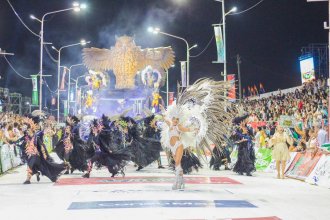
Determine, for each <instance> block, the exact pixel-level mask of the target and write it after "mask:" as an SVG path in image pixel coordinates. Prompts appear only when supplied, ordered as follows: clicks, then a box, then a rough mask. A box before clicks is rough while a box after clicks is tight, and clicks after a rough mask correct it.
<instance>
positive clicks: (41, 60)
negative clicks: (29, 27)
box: [30, 2, 86, 111]
mask: <svg viewBox="0 0 330 220" xmlns="http://www.w3.org/2000/svg"><path fill="white" fill-rule="evenodd" d="M84 8H86V5H85V4H82V5H80V4H79V3H77V2H74V3H73V7H71V8H66V9H62V10H57V11H51V12H47V13H46V14H44V15H43V16H42V18H41V20H40V19H38V18H37V17H35V16H34V15H30V18H31V19H33V20H36V21H38V22H40V23H41V30H40V72H39V74H40V91H39V110H40V111H41V108H42V74H43V72H42V71H43V69H42V62H43V46H44V21H45V17H46V16H47V15H51V14H56V13H60V12H65V11H72V10H73V11H80V9H84Z"/></svg>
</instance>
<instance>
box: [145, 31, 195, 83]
mask: <svg viewBox="0 0 330 220" xmlns="http://www.w3.org/2000/svg"><path fill="white" fill-rule="evenodd" d="M148 31H149V32H151V33H153V34H163V35H166V36H169V37H173V38H176V39H179V40H182V41H184V42H185V43H186V46H187V87H189V85H190V84H189V79H190V50H191V49H193V48H195V47H197V44H195V45H194V46H192V47H189V43H188V41H187V40H186V39H184V38H182V37H179V36H176V35H173V34H169V33H166V32H162V31H160V29H159V28H153V27H149V28H148Z"/></svg>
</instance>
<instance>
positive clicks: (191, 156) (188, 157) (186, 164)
mask: <svg viewBox="0 0 330 220" xmlns="http://www.w3.org/2000/svg"><path fill="white" fill-rule="evenodd" d="M170 166H171V167H172V168H173V170H175V160H174V156H173V154H172V153H171V161H170ZM181 168H182V170H183V174H190V173H192V172H193V170H195V171H196V172H198V170H199V169H200V168H203V165H202V163H201V161H200V159H199V158H198V157H197V156H196V155H195V153H194V152H193V149H192V147H188V148H185V149H183V154H182V159H181Z"/></svg>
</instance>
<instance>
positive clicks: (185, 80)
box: [180, 61, 187, 87]
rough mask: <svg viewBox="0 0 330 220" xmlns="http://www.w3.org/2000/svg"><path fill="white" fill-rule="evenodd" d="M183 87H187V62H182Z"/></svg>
mask: <svg viewBox="0 0 330 220" xmlns="http://www.w3.org/2000/svg"><path fill="white" fill-rule="evenodd" d="M180 63H181V86H182V87H187V62H186V61H181V62H180Z"/></svg>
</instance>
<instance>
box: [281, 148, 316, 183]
mask: <svg viewBox="0 0 330 220" xmlns="http://www.w3.org/2000/svg"><path fill="white" fill-rule="evenodd" d="M321 156H322V152H321V151H317V152H316V153H315V152H305V153H297V154H296V157H295V158H294V160H293V161H292V163H291V165H290V166H289V168H288V169H287V171H286V173H285V176H287V177H290V178H295V179H299V180H305V179H306V178H307V177H308V176H309V175H310V173H311V172H312V171H313V169H314V167H315V166H316V164H317V163H318V162H319V160H320V158H321Z"/></svg>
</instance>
